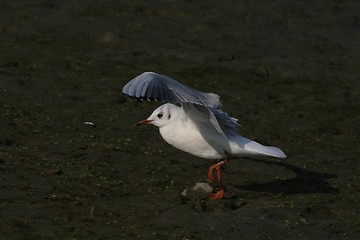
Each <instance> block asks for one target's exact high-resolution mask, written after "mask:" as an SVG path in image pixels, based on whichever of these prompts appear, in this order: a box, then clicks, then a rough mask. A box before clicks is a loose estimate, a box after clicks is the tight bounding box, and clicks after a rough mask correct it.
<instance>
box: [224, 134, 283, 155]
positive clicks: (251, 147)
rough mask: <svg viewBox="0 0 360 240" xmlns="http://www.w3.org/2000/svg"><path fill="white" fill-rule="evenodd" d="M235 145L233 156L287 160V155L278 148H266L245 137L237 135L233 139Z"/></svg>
mask: <svg viewBox="0 0 360 240" xmlns="http://www.w3.org/2000/svg"><path fill="white" fill-rule="evenodd" d="M230 140H231V142H232V143H233V154H234V155H235V156H236V155H237V154H238V155H239V156H243V155H265V156H270V157H276V158H286V155H285V153H284V152H283V151H282V150H281V149H280V148H277V147H273V146H264V145H262V144H260V143H258V142H255V141H252V140H250V139H247V138H245V137H242V136H239V135H235V136H232V137H231V139H230Z"/></svg>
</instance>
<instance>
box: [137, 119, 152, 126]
mask: <svg viewBox="0 0 360 240" xmlns="http://www.w3.org/2000/svg"><path fill="white" fill-rule="evenodd" d="M151 122H152V120H147V119H146V120H142V121H140V122H138V123H137V124H136V126H140V125H145V124H149V123H151Z"/></svg>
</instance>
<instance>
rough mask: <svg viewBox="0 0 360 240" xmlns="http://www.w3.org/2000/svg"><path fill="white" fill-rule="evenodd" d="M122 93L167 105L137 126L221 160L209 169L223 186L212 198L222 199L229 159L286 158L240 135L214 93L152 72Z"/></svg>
mask: <svg viewBox="0 0 360 240" xmlns="http://www.w3.org/2000/svg"><path fill="white" fill-rule="evenodd" d="M122 92H123V94H125V95H128V96H130V97H132V98H135V100H145V99H147V100H150V101H151V100H163V101H166V102H168V103H165V104H163V105H161V106H160V107H158V108H157V109H155V111H154V112H153V113H152V114H151V115H150V116H149V117H148V118H147V119H146V120H143V121H140V122H139V123H138V124H137V125H143V124H152V125H155V126H157V127H159V130H160V134H161V136H162V138H163V139H164V140H165V141H166V142H167V143H169V144H170V145H172V146H174V147H175V148H178V149H180V150H182V151H185V152H188V153H190V154H193V155H195V156H198V157H201V158H206V159H219V160H220V161H219V162H218V163H216V164H214V165H212V166H211V167H210V168H209V172H208V179H209V181H210V182H213V181H214V176H213V171H214V170H216V172H217V180H218V183H219V186H220V190H219V191H218V192H217V193H211V194H210V199H221V198H222V197H223V195H224V188H223V186H222V185H221V175H220V173H221V170H220V167H221V165H222V164H224V163H226V162H227V161H228V160H230V159H233V158H238V157H253V156H259V155H260V156H261V155H262V156H271V157H276V158H286V155H285V154H284V152H283V151H282V150H281V149H279V148H277V147H272V146H264V145H261V144H260V143H257V142H255V141H252V140H250V139H247V138H245V137H242V136H240V135H239V134H238V133H237V130H238V127H239V124H238V123H237V119H235V118H232V117H229V116H228V114H226V113H225V112H223V111H222V110H221V102H220V100H219V96H218V95H216V94H214V93H205V92H200V91H197V90H195V89H192V88H190V87H187V86H185V85H183V84H181V83H179V82H177V81H175V80H174V79H171V78H169V77H166V76H163V75H160V74H157V73H153V72H144V73H142V74H140V75H139V76H137V77H135V78H134V79H132V80H131V81H130V82H128V83H127V84H126V85H125V86H124V88H123V90H122Z"/></svg>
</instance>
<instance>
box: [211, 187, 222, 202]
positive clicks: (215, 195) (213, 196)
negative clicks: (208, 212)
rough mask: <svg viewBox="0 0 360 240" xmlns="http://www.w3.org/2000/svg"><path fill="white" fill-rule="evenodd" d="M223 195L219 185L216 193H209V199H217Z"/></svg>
mask: <svg viewBox="0 0 360 240" xmlns="http://www.w3.org/2000/svg"><path fill="white" fill-rule="evenodd" d="M223 197H224V188H223V187H221V188H220V190H219V191H218V192H217V193H209V198H210V200H219V199H222V198H223Z"/></svg>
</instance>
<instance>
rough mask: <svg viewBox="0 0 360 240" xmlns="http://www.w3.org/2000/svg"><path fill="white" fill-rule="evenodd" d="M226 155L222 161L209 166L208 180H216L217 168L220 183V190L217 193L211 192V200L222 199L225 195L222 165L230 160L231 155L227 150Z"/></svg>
mask: <svg viewBox="0 0 360 240" xmlns="http://www.w3.org/2000/svg"><path fill="white" fill-rule="evenodd" d="M225 155H226V157H225V158H224V159H223V160H221V161H220V162H218V163H216V164H214V165H212V166H211V167H210V168H209V172H208V180H209V182H210V183H212V182H214V175H213V171H214V169H215V170H216V173H217V180H218V183H219V185H220V190H219V191H218V192H217V193H210V194H209V197H210V200H213V199H222V198H223V197H224V188H223V186H222V185H221V165H223V164H225V163H226V162H227V161H229V160H230V155H229V154H227V153H226V152H225Z"/></svg>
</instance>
